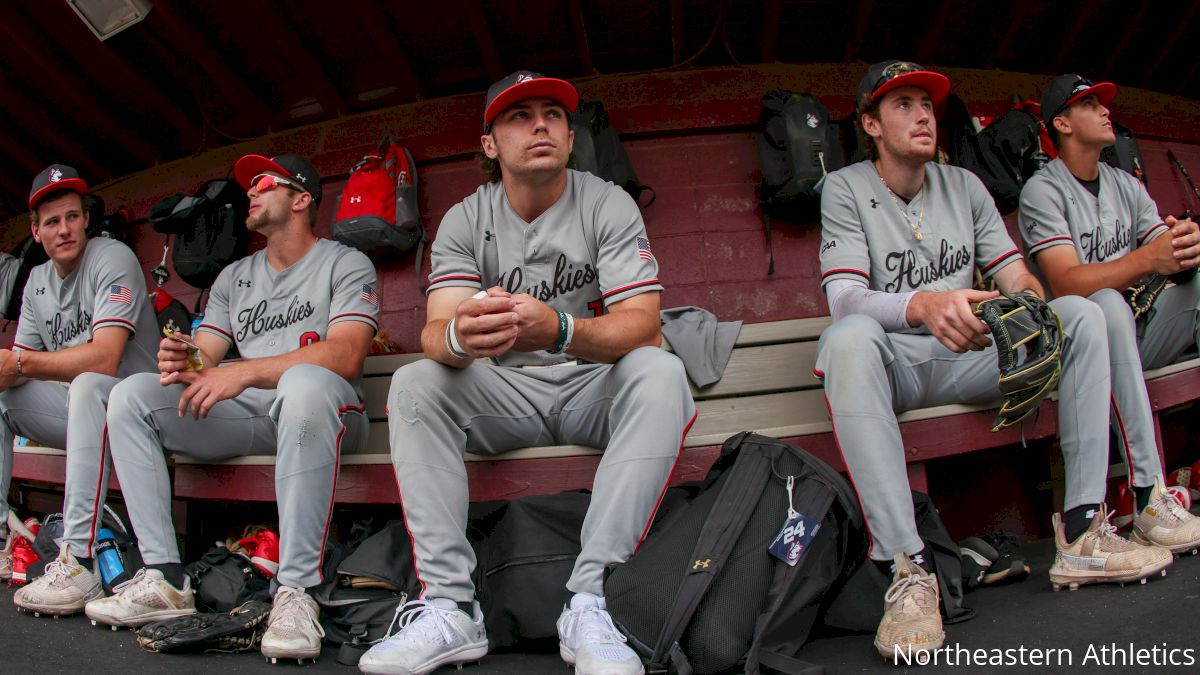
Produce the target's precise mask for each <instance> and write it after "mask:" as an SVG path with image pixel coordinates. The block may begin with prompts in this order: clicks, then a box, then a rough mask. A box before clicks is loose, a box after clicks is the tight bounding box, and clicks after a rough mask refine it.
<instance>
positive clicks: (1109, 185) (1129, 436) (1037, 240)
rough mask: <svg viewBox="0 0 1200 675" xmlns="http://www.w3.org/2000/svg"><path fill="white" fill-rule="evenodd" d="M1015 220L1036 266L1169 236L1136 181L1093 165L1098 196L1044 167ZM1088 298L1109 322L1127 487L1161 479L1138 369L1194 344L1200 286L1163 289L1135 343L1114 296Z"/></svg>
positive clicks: (1063, 169) (1097, 256)
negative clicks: (1058, 249)
mask: <svg viewBox="0 0 1200 675" xmlns="http://www.w3.org/2000/svg"><path fill="white" fill-rule="evenodd" d="M1017 222H1018V224H1019V226H1020V229H1021V237H1022V239H1024V243H1025V247H1026V249H1027V250H1028V251H1029V257H1030V258H1031V259H1032V260H1033V262H1034V263H1035V265H1036V262H1037V256H1038V253H1040V252H1042V251H1044V250H1046V249H1047V248H1051V247H1054V246H1070V245H1074V246H1075V251H1076V253H1078V254H1079V260H1080V262H1083V263H1087V264H1091V263H1102V262H1107V261H1111V260H1115V259H1117V258H1120V257H1121V256H1124V255H1127V254H1128V253H1131V252H1132V251H1134V250H1135V249H1136V248H1137V247H1138V246H1141V245H1143V244H1145V243H1147V242H1149V241H1151V240H1153V239H1155V238H1157V237H1158V236H1159V235H1162V234H1166V233H1167V232H1168V228H1167V226H1166V225H1165V224H1164V223H1163V221H1162V219H1161V218H1159V217H1158V208H1157V207H1156V206H1155V205H1154V202H1153V201H1152V200H1151V199H1150V195H1149V193H1147V192H1146V188H1145V187H1144V186H1143V185H1142V184H1141V183H1140V182H1138V180H1137V179H1136V178H1134V177H1133V176H1130V175H1129V174H1127V173H1125V172H1123V171H1120V170H1118V169H1114V168H1112V167H1110V166H1108V165H1107V164H1104V163H1100V196H1099V198H1097V197H1096V196H1094V195H1092V193H1091V192H1089V191H1088V189H1087V188H1085V187H1084V186H1083V185H1081V184H1080V183H1079V181H1078V180H1076V179H1075V177H1074V176H1073V175H1072V174H1071V171H1070V170H1069V169H1068V168H1067V165H1066V163H1064V162H1063V161H1062V159H1055V160H1054V161H1052V162H1050V163H1049V164H1047V165H1046V166H1045V167H1044V168H1043V169H1042V170H1041V171H1038V172H1037V173H1036V174H1034V176H1033V177H1032V178H1030V179H1029V182H1028V183H1026V184H1025V187H1024V188H1023V189H1022V190H1021V208H1020V211H1019V213H1018V218H1017ZM1089 299H1090V300H1092V301H1094V302H1096V303H1097V304H1098V305H1100V307H1101V309H1103V310H1104V317H1105V319H1106V320H1107V322H1108V349H1109V359H1110V361H1111V362H1112V395H1113V416H1112V421H1113V428H1114V429H1116V430H1117V431H1118V433H1117V439H1118V441H1119V443H1120V446H1121V450H1122V452H1123V453H1124V454H1125V455H1126V460H1127V461H1129V463H1130V466H1131V469H1132V474H1133V484H1134V485H1136V486H1138V487H1147V486H1150V485H1153V484H1154V478H1155V476H1158V475H1160V474H1161V473H1162V466H1161V460H1160V459H1159V456H1158V445H1157V443H1156V442H1155V439H1154V426H1153V424H1154V423H1153V418H1152V416H1151V411H1150V399H1149V397H1148V396H1147V394H1146V384H1145V379H1144V377H1143V375H1142V372H1141V370H1142V368H1143V367H1145V368H1157V367H1159V366H1163V365H1166V364H1167V363H1170V362H1171V361H1172V360H1174V359H1175V358H1176V357H1177V356H1179V355H1180V354H1181V353H1183V351H1184V350H1185V349H1186V348H1187V347H1188V346H1190V345H1194V344H1196V343H1197V340H1198V338H1200V334H1198V333H1197V323H1196V322H1197V318H1198V317H1200V283H1196V282H1195V281H1192V282H1191V283H1188V284H1184V285H1182V286H1173V287H1171V288H1167V289H1165V290H1164V291H1163V293H1162V295H1160V296H1159V299H1158V301H1157V302H1156V303H1155V305H1154V307H1155V311H1154V313H1153V316H1152V317H1151V321H1150V322H1149V323H1147V325H1146V327H1145V328H1146V330H1145V335H1144V337H1143V338H1142V339H1141V340H1140V342H1139V340H1138V339H1137V330H1136V326H1135V324H1134V319H1133V313H1132V311H1131V310H1130V309H1129V305H1128V303H1126V302H1125V299H1124V298H1123V297H1122V296H1121V294H1120V293H1118V292H1117V291H1115V290H1112V289H1103V290H1101V291H1100V292H1098V293H1095V294H1093V295H1092V296H1090V298H1089Z"/></svg>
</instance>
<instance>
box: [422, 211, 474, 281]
mask: <svg viewBox="0 0 1200 675" xmlns="http://www.w3.org/2000/svg"><path fill="white" fill-rule="evenodd" d="M473 233H474V228H473V227H472V222H471V218H470V216H469V215H468V214H467V208H466V206H465V205H464V204H463V202H459V203H458V204H455V205H454V206H452V207H451V208H450V210H449V211H447V212H446V215H445V216H444V217H443V218H442V224H441V225H439V226H438V232H437V237H435V238H434V240H433V246H431V247H430V249H429V266H430V272H429V288H428V289H426V291H425V292H426V293H427V294H428V293H430V292H432V291H434V290H436V289H438V288H446V287H450V286H463V287H467V288H483V276H482V274H481V273H480V271H479V262H478V261H477V260H476V259H475V246H474V243H473V242H474V235H473Z"/></svg>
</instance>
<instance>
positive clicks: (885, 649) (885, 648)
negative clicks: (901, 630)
mask: <svg viewBox="0 0 1200 675" xmlns="http://www.w3.org/2000/svg"><path fill="white" fill-rule="evenodd" d="M945 641H946V633H945V632H943V633H942V635H941V637H939V638H937V639H936V640H930V641H929V642H922V643H920V644H913V645H906V646H903V647H901V646H900V645H883V644H882V643H880V642H879V641H878V640H875V641H874V643H875V651H877V652H879V655H880V656H882V657H883V658H884V659H885V660H887V661H895V660H896V653H897V651H899V653H901V654H905V653H912V654H916V653H917V652H932V651H933V650H935V649H938V648H939V647H941V646H942V643H944V642H945ZM896 647H900V649H899V650H897V649H896Z"/></svg>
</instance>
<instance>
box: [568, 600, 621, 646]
mask: <svg viewBox="0 0 1200 675" xmlns="http://www.w3.org/2000/svg"><path fill="white" fill-rule="evenodd" d="M576 631H578V632H579V634H580V635H581V637H582V638H583V641H584V642H590V643H597V642H625V641H626V638H625V636H624V635H622V634H621V631H619V630H617V626H616V624H614V623H613V620H612V616H611V615H609V613H608V612H607V611H605V610H603V609H600V608H599V607H584V608H582V609H573V610H571V611H570V612H567V616H566V617H565V620H564V622H563V629H562V632H563V637H565V638H567V639H568V640H570V639H571V638H573V637H574V636H575V633H576Z"/></svg>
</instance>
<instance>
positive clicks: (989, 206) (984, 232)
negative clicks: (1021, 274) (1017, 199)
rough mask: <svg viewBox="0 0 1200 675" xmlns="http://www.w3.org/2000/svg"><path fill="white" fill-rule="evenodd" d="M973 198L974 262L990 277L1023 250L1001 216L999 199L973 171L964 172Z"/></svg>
mask: <svg viewBox="0 0 1200 675" xmlns="http://www.w3.org/2000/svg"><path fill="white" fill-rule="evenodd" d="M962 174H963V176H964V177H965V182H966V189H967V195H968V196H969V197H970V200H971V219H972V220H973V221H974V224H975V264H977V265H978V266H979V271H980V272H981V273H982V274H983V276H984V277H991V276H992V275H993V274H995V273H996V272H999V271H1000V270H1002V269H1004V268H1005V267H1006V266H1008V265H1010V264H1012V263H1014V262H1016V261H1018V260H1020V259H1021V250H1020V249H1018V248H1017V245H1016V244H1014V243H1013V240H1012V237H1010V236H1009V235H1008V228H1007V227H1005V226H1004V221H1003V220H1001V219H1000V212H999V211H997V210H996V202H995V201H993V200H992V196H991V195H989V194H988V192H987V189H986V188H984V187H983V182H982V181H980V180H979V178H978V177H976V176H975V174H973V173H969V172H967V171H965V170H964V171H963V172H962Z"/></svg>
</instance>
